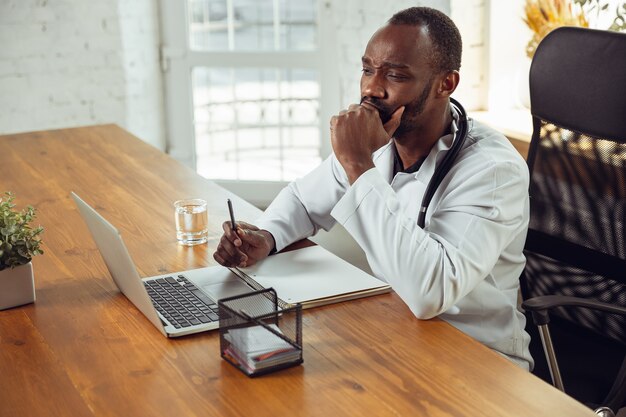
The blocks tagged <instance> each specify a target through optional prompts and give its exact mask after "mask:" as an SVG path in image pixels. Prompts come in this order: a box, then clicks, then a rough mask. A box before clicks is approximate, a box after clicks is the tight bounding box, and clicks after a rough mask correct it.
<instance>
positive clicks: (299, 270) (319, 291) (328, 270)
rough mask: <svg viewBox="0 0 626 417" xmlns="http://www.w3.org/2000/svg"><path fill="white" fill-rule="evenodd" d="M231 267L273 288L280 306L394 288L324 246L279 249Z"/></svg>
mask: <svg viewBox="0 0 626 417" xmlns="http://www.w3.org/2000/svg"><path fill="white" fill-rule="evenodd" d="M231 270H232V271H233V272H234V273H235V274H237V275H238V276H239V277H240V278H241V279H242V280H243V281H245V282H246V283H247V284H248V285H250V286H251V287H252V288H254V289H256V290H261V289H263V288H269V287H272V288H274V290H276V294H277V295H278V298H279V307H281V308H287V307H289V306H290V305H293V304H296V303H301V304H302V308H311V307H317V306H321V305H325V304H331V303H337V302H340V301H346V300H352V299H355V298H361V297H368V296H370V295H376V294H382V293H386V292H389V291H391V287H390V286H389V284H387V283H385V282H383V281H381V280H379V279H377V278H374V277H373V276H371V275H369V274H367V273H365V272H363V271H361V270H360V269H359V268H357V267H355V266H353V265H351V264H349V263H348V262H346V261H344V260H343V259H341V258H339V257H338V256H336V255H334V254H332V253H331V252H329V251H327V250H326V249H324V248H322V247H321V246H310V247H306V248H303V249H298V250H294V251H290V252H285V253H279V254H276V255H273V256H270V257H268V258H266V259H264V260H263V261H261V262H259V263H258V264H256V265H253V266H251V267H248V268H232V269H231Z"/></svg>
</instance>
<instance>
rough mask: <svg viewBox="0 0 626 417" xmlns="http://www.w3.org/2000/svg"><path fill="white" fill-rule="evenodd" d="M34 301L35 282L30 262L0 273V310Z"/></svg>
mask: <svg viewBox="0 0 626 417" xmlns="http://www.w3.org/2000/svg"><path fill="white" fill-rule="evenodd" d="M34 301H35V280H34V279H33V264H32V262H29V263H27V264H24V265H20V266H17V267H15V268H13V269H11V268H7V269H3V270H2V271H0V310H6V309H7V308H11V307H17V306H21V305H24V304H29V303H32V302H34Z"/></svg>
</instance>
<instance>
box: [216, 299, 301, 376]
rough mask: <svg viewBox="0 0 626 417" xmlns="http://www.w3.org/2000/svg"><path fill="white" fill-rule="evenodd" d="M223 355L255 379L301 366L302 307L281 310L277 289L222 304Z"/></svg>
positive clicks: (221, 343) (221, 335) (221, 332)
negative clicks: (255, 377)
mask: <svg viewBox="0 0 626 417" xmlns="http://www.w3.org/2000/svg"><path fill="white" fill-rule="evenodd" d="M218 306H219V317H220V354H221V356H222V358H223V359H224V360H226V361H227V362H229V363H230V364H232V365H233V366H235V367H236V368H238V369H239V370H241V371H242V372H243V373H244V374H246V375H248V376H250V377H254V376H258V375H263V374H267V373H270V372H274V371H277V370H280V369H284V368H289V367H291V366H295V365H299V364H301V363H302V362H303V359H302V306H301V305H299V304H297V305H295V306H292V307H289V308H286V309H282V310H279V309H278V297H277V296H276V291H274V289H273V288H266V289H263V290H260V291H254V292H250V293H246V294H241V295H237V296H234V297H228V298H223V299H221V300H219V301H218Z"/></svg>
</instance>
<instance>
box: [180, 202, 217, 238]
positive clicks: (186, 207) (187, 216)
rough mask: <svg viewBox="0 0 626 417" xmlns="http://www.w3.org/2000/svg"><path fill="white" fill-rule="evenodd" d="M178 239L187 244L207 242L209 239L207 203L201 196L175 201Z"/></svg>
mask: <svg viewBox="0 0 626 417" xmlns="http://www.w3.org/2000/svg"><path fill="white" fill-rule="evenodd" d="M174 216H175V219H176V239H178V243H180V244H181V245H186V246H193V245H199V244H202V243H206V242H207V239H208V229H207V227H208V224H209V219H208V215H207V204H206V201H205V200H202V199H200V198H191V199H187V200H178V201H176V202H174Z"/></svg>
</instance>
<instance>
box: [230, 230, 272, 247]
mask: <svg viewBox="0 0 626 417" xmlns="http://www.w3.org/2000/svg"><path fill="white" fill-rule="evenodd" d="M237 233H238V234H239V237H240V238H241V240H243V241H244V242H245V243H247V244H248V245H250V246H253V247H255V248H258V247H260V246H263V245H265V244H266V240H265V236H263V234H261V233H258V232H257V231H254V230H246V229H237Z"/></svg>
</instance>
